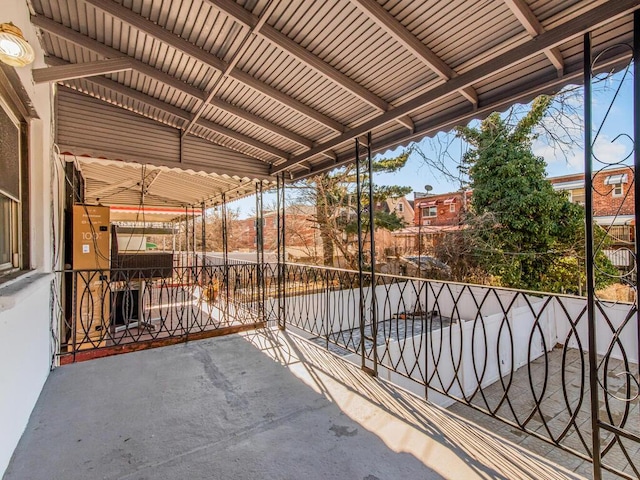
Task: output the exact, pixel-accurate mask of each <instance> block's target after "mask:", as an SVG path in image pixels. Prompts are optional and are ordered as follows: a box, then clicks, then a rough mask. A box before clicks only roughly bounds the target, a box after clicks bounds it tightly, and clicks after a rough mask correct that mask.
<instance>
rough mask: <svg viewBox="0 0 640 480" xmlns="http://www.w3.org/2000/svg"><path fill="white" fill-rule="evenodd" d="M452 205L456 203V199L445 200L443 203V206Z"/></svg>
mask: <svg viewBox="0 0 640 480" xmlns="http://www.w3.org/2000/svg"><path fill="white" fill-rule="evenodd" d="M452 203H456V197H451V198H447V199H446V200H445V201H444V204H445V205H451V204H452Z"/></svg>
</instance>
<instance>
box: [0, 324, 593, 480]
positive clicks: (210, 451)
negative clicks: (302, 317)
mask: <svg viewBox="0 0 640 480" xmlns="http://www.w3.org/2000/svg"><path fill="white" fill-rule="evenodd" d="M302 477H304V478H305V480H313V479H358V480H359V479H363V480H376V479H378V480H386V479H438V478H450V479H475V478H482V479H486V478H492V479H504V480H515V479H541V478H544V479H549V480H555V479H578V478H582V477H580V476H578V475H577V474H575V473H573V472H570V471H568V470H566V469H564V468H563V467H559V466H558V465H556V464H554V463H552V462H550V461H549V460H547V459H544V458H542V457H539V456H537V455H535V454H533V453H531V452H529V451H528V450H526V449H524V448H522V447H520V446H517V445H515V444H512V443H510V442H509V441H507V440H504V439H503V438H501V437H498V436H496V435H494V434H493V433H490V432H488V431H486V430H484V429H482V428H480V427H477V426H476V425H475V424H473V423H471V422H469V421H468V420H465V419H463V418H461V417H458V416H456V415H455V414H452V413H451V412H448V411H446V410H444V409H441V408H439V407H436V406H432V405H430V404H427V403H426V402H424V401H423V400H421V399H419V398H416V397H414V396H413V395H411V394H408V393H406V392H403V391H401V390H398V389H395V388H394V387H392V386H390V385H389V384H386V383H384V382H382V381H379V380H376V379H373V378H371V377H369V376H367V375H366V374H365V373H363V372H362V371H361V370H360V369H358V368H357V367H356V366H354V365H352V364H349V363H348V362H345V361H343V360H341V359H339V358H337V357H336V356H334V355H332V354H330V353H328V352H326V351H323V350H321V349H320V348H318V347H317V346H315V345H313V344H311V343H309V342H307V341H305V340H302V339H300V338H298V337H295V336H294V335H291V334H288V333H286V332H279V331H274V330H261V331H257V332H251V333H247V334H243V335H233V336H227V337H221V338H212V339H208V340H199V341H194V342H190V343H186V344H180V345H174V346H169V347H163V348H158V349H154V350H146V351H141V352H135V353H129V354H125V355H119V356H113V357H108V358H102V359H97V360H92V361H88V362H84V363H78V364H73V365H68V366H64V367H61V368H58V369H56V370H55V371H53V372H52V373H51V375H50V377H49V379H48V381H47V383H46V385H45V388H44V390H43V392H42V394H41V396H40V399H39V401H38V404H37V406H36V408H35V410H34V412H33V414H32V416H31V419H30V422H29V425H28V427H27V430H26V432H25V434H24V435H23V437H22V439H21V441H20V444H19V445H18V448H17V449H16V452H15V454H14V456H13V458H12V461H11V463H10V465H9V468H8V470H7V472H6V474H5V477H4V478H5V479H6V480H13V479H32V480H36V479H87V478H105V479H177V478H195V479H198V478H203V479H204V478H207V479H231V478H233V479H254V478H270V479H271V478H273V479H298V478H302Z"/></svg>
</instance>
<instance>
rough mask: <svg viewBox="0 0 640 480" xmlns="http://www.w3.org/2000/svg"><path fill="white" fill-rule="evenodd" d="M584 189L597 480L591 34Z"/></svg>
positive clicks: (598, 472)
mask: <svg viewBox="0 0 640 480" xmlns="http://www.w3.org/2000/svg"><path fill="white" fill-rule="evenodd" d="M583 61H584V65H583V68H584V183H585V184H584V186H585V214H586V226H585V227H586V236H585V243H586V252H585V258H586V264H587V265H586V266H587V272H586V274H587V324H588V328H589V393H590V402H591V448H592V458H593V478H594V479H595V480H600V479H601V478H602V472H601V468H602V467H601V458H600V454H601V451H600V420H599V410H600V406H599V402H598V392H599V388H598V355H597V340H596V303H595V302H596V300H595V278H594V265H593V260H594V250H593V169H592V158H593V138H592V122H593V116H592V105H591V63H592V59H591V34H590V33H585V35H584V59H583Z"/></svg>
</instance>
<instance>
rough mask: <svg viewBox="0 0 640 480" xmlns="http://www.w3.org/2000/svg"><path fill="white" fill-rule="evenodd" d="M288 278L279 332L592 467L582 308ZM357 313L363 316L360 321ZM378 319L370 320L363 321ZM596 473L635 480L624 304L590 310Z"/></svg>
mask: <svg viewBox="0 0 640 480" xmlns="http://www.w3.org/2000/svg"><path fill="white" fill-rule="evenodd" d="M375 278H376V286H375V299H376V302H375V304H372V302H371V297H372V288H371V276H370V274H366V273H365V276H364V281H363V282H362V287H363V289H362V295H363V297H362V303H360V302H361V300H360V293H359V289H360V286H361V282H360V280H359V274H358V272H355V271H346V270H338V269H328V268H315V267H307V266H304V267H303V266H299V265H287V266H286V282H285V285H286V286H285V289H284V294H285V297H286V316H285V319H284V320H285V323H286V326H287V328H293V329H297V330H298V331H300V332H301V333H302V334H303V335H305V336H306V337H307V338H309V339H310V340H311V341H313V342H315V343H317V344H319V345H322V346H324V347H325V348H327V349H328V350H330V351H332V352H334V353H335V354H337V355H340V356H342V357H344V358H345V359H348V360H351V361H354V362H356V363H361V364H362V366H363V367H365V368H366V369H367V370H368V371H371V372H373V373H377V375H379V376H380V377H381V378H384V379H386V380H389V381H391V382H393V383H396V384H398V385H400V386H402V387H404V388H407V389H409V390H412V391H414V392H415V393H418V394H420V395H423V396H424V397H425V398H427V399H429V400H430V401H433V402H435V403H438V404H440V405H443V406H449V405H451V404H453V403H454V402H460V403H463V404H465V405H468V406H469V407H472V408H474V409H476V410H480V411H482V412H484V413H486V414H487V415H490V416H492V417H495V418H499V419H501V420H503V421H504V422H506V423H508V424H510V425H512V426H513V427H515V428H517V429H520V430H523V431H526V432H527V433H529V434H531V435H533V436H535V437H538V438H540V439H542V440H545V441H547V442H550V443H553V444H555V445H557V446H559V447H561V448H563V449H565V450H568V451H571V452H573V453H575V454H576V455H578V456H580V457H582V458H584V459H588V460H589V459H591V458H592V457H591V455H592V453H591V443H590V438H591V423H590V418H591V417H590V413H591V412H590V406H589V405H590V403H589V378H588V371H589V369H588V352H587V350H588V342H587V337H588V332H587V318H586V311H587V303H586V299H585V298H581V297H571V296H563V295H554V294H545V293H537V292H527V291H517V290H508V289H501V288H492V287H484V286H477V285H469V284H457V283H448V282H440V281H430V280H424V279H416V278H406V277H393V276H388V275H380V274H376V276H375ZM360 305H362V306H363V309H362V315H361V313H360ZM374 309H375V310H376V315H372V312H373V310H374ZM597 325H598V327H597V328H598V337H597V354H598V357H597V358H598V382H599V384H600V385H601V387H602V394H601V396H600V401H601V403H600V410H601V412H600V413H601V416H602V417H603V418H608V419H609V421H610V423H611V424H612V425H614V428H616V429H617V431H618V432H623V433H624V435H620V434H618V435H614V434H612V433H610V432H609V433H606V432H603V433H602V444H603V467H604V468H607V469H609V470H611V471H614V472H615V473H617V474H619V475H621V476H623V477H627V478H637V477H638V476H640V474H639V473H638V469H639V468H640V458H639V457H638V455H637V453H636V452H637V451H638V450H639V449H640V443H638V441H639V439H640V437H639V435H640V422H639V415H640V413H639V409H640V405H639V399H638V395H639V386H638V381H637V374H638V326H637V323H636V308H635V306H634V305H633V304H627V303H608V302H598V313H597Z"/></svg>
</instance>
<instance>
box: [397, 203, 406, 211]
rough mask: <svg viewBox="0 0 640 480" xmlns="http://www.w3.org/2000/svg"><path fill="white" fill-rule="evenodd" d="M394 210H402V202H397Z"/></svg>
mask: <svg viewBox="0 0 640 480" xmlns="http://www.w3.org/2000/svg"><path fill="white" fill-rule="evenodd" d="M396 210H397V211H398V212H400V213H402V212H404V205H403V204H402V203H398V204H397V205H396Z"/></svg>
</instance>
